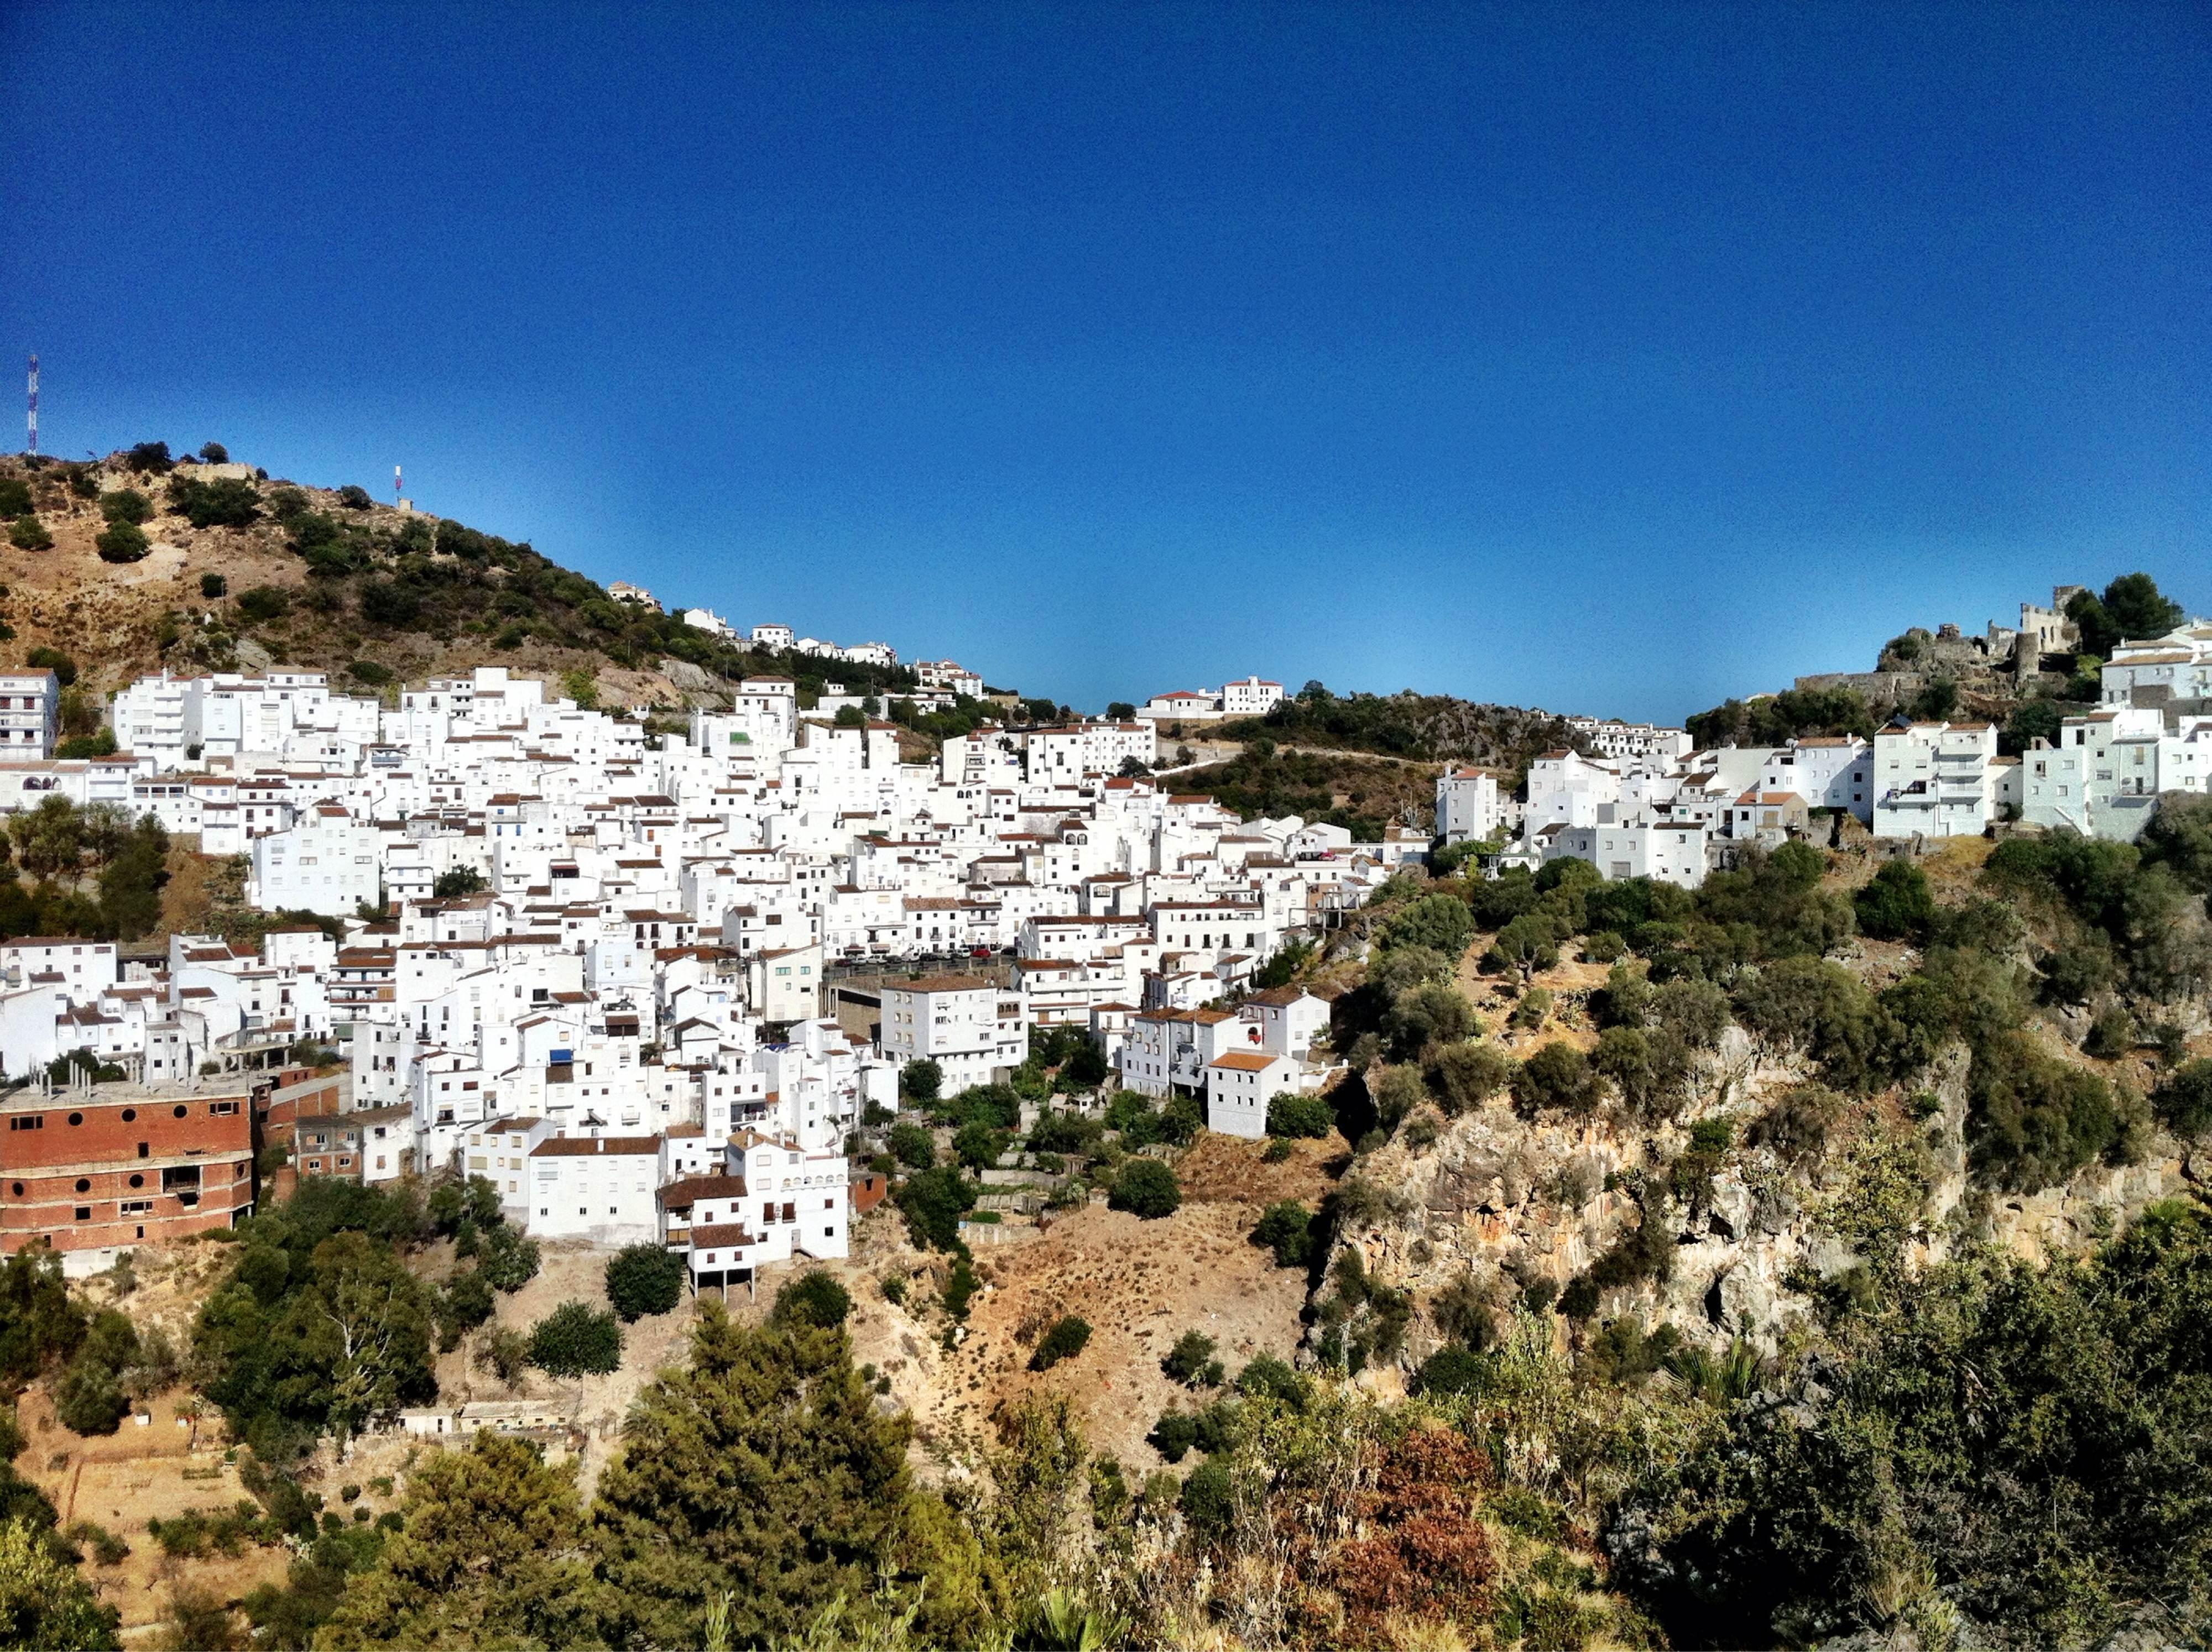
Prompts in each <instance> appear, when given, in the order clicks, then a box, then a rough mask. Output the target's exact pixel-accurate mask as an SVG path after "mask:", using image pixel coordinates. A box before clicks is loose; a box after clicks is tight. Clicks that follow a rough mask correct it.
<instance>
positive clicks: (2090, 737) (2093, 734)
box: [2020, 706, 2212, 843]
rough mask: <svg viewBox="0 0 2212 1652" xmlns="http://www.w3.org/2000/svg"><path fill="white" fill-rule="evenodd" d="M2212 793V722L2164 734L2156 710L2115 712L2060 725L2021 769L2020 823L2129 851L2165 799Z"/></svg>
mask: <svg viewBox="0 0 2212 1652" xmlns="http://www.w3.org/2000/svg"><path fill="white" fill-rule="evenodd" d="M2208 788H2212V717H2187V718H2181V719H2179V720H2177V722H2176V724H2175V726H2173V728H2172V729H2171V730H2169V729H2168V728H2167V726H2166V717H2165V714H2164V713H2163V712H2161V711H2160V710H2159V709H2158V708H2155V707H2142V708H2136V707H2131V706H2123V707H2117V708H2112V709H2109V710H2105V711H2098V712H2093V713H2090V714H2087V715H2086V716H2081V717H2069V718H2067V719H2066V720H2065V721H2064V722H2063V723H2062V724H2060V725H2059V729H2058V739H2057V744H2048V743H2046V742H2044V741H2041V740H2039V741H2037V742H2036V743H2035V744H2033V745H2032V746H2031V747H2029V749H2028V750H2027V752H2026V753H2025V754H2023V756H2021V763H2020V793H2021V795H2020V809H2021V818H2022V819H2023V820H2026V821H2029V822H2031V823H2033V824H2035V825H2039V826H2053V827H2065V828H2068V829H2071V830H2073V831H2076V832H2079V833H2081V835H2083V836H2084V837H2102V838H2111V839H2114V840H2117V841H2121V842H2127V843H2132V842H2133V841H2135V840H2136V838H2137V837H2138V836H2140V835H2142V829H2143V828H2144V827H2145V826H2146V825H2148V823H2149V822H2150V818H2151V817H2152V815H2154V813H2155V812H2156V811H2157V809H2158V801H2159V798H2160V795H2161V794H2163V793H2169V792H2172V793H2203V792H2205V791H2206V790H2207V789H2208Z"/></svg>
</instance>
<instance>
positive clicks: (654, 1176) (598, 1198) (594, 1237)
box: [527, 1136, 660, 1245]
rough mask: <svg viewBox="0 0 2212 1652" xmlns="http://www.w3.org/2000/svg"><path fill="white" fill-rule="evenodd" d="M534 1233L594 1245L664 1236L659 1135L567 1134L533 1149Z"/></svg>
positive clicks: (531, 1218)
mask: <svg viewBox="0 0 2212 1652" xmlns="http://www.w3.org/2000/svg"><path fill="white" fill-rule="evenodd" d="M528 1157H529V1161H530V1187H529V1194H528V1197H529V1206H528V1209H529V1212H530V1214H529V1217H528V1218H527V1225H528V1227H529V1229H530V1231H531V1233H532V1236H537V1237H542V1238H548V1239H587V1240H590V1241H591V1242H592V1243H594V1244H602V1245H633V1244H640V1243H650V1242H653V1240H655V1239H658V1238H659V1236H660V1219H659V1209H658V1206H656V1205H655V1203H654V1200H653V1194H654V1193H655V1191H656V1190H657V1189H658V1188H659V1184H660V1138H659V1136H612V1137H610V1136H596V1137H593V1136H586V1137H575V1136H562V1137H556V1138H554V1139H551V1140H547V1141H541V1142H539V1143H538V1145H537V1146H535V1147H533V1148H532V1149H531V1150H530V1151H529V1154H528Z"/></svg>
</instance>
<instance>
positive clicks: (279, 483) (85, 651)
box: [0, 443, 914, 708]
mask: <svg viewBox="0 0 2212 1652" xmlns="http://www.w3.org/2000/svg"><path fill="white" fill-rule="evenodd" d="M214 451H215V452H221V450H220V449H215V450H214ZM11 484H16V485H19V486H20V489H21V493H16V488H15V486H11ZM0 490H4V491H6V492H9V493H11V494H15V495H16V496H15V504H16V505H17V506H18V507H20V506H21V504H22V503H23V502H25V501H26V499H27V502H28V504H29V506H30V507H31V514H30V515H29V516H28V517H21V516H19V517H18V518H17V519H16V525H15V531H14V533H13V535H12V536H11V543H10V544H9V546H7V547H6V548H4V549H0V557H4V559H5V560H4V567H5V570H6V571H5V573H4V574H0V584H3V585H4V586H5V587H6V595H5V597H4V598H0V620H4V629H6V631H7V632H8V634H9V635H5V636H0V642H6V641H10V640H11V639H12V642H13V645H14V647H13V652H14V653H15V654H16V655H17V656H18V657H19V658H20V657H22V656H24V655H27V654H28V653H30V652H32V651H33V650H36V649H40V648H51V649H54V650H57V651H58V652H59V653H63V654H64V655H66V656H68V658H69V659H70V661H71V662H72V663H73V664H74V665H75V666H76V670H77V672H78V675H79V678H80V680H81V681H82V683H84V684H85V686H87V687H88V688H90V689H97V690H112V689H117V688H120V687H122V686H123V685H124V684H125V683H128V682H130V681H131V679H132V678H133V677H137V676H140V675H142V674H144V673H146V672H149V671H160V670H161V668H162V667H164V666H167V667H169V668H171V669H173V670H175V671H182V672H190V671H233V670H241V669H242V670H247V671H254V670H262V669H266V668H267V667H270V666H272V665H274V666H283V665H294V666H299V667H302V668H306V669H311V670H319V671H328V672H330V673H331V676H332V678H333V680H334V681H335V682H337V683H341V684H343V685H344V686H349V687H356V688H367V689H375V688H380V687H381V686H383V685H384V684H386V683H392V682H395V681H397V682H405V681H411V680H419V679H421V678H422V677H429V676H433V675H441V674H445V673H448V672H453V671H466V670H468V669H469V668H470V667H471V666H474V665H507V666H508V667H510V668H512V669H513V670H514V671H517V672H519V673H522V674H525V675H530V676H538V677H546V678H549V679H556V678H562V677H568V679H569V681H570V682H571V683H573V684H574V686H576V687H578V688H581V689H585V690H586V694H587V695H596V697H597V698H598V700H599V701H601V702H603V703H605V704H608V705H625V706H631V707H635V708H678V707H681V706H683V705H684V704H686V703H688V702H690V701H692V700H695V699H696V698H699V697H701V696H712V695H714V694H716V693H717V692H718V690H720V689H724V688H726V685H727V683H728V682H729V681H731V680H732V679H736V678H738V677H744V676H747V675H749V674H754V673H760V672H780V673H781V674H783V675H786V676H790V677H796V678H799V680H800V683H801V688H802V690H804V689H806V688H807V687H808V686H809V683H810V680H814V681H815V682H816V683H817V685H818V677H819V674H820V672H821V671H822V670H823V663H822V662H821V661H818V660H815V659H809V658H807V657H805V656H798V655H793V654H789V653H783V652H781V651H777V650H773V649H757V648H751V647H738V646H734V645H733V644H732V643H730V642H726V641H721V640H720V639H717V638H715V637H714V636H711V635H708V633H706V632H704V631H701V630H698V629H695V628H692V627H690V626H687V625H685V624H684V623H682V622H681V621H679V620H678V619H676V618H674V617H673V616H669V615H664V614H659V613H656V612H653V611H651V610H647V609H644V608H641V607H637V606H633V605H630V604H624V603H620V602H617V601H616V600H615V599H613V598H611V597H610V596H609V595H608V593H607V592H606V591H605V589H603V588H602V587H601V586H599V585H598V584H597V583H596V582H594V581H593V580H589V579H587V578H586V577H585V576H584V575H583V574H578V573H575V572H574V571H573V570H571V569H568V568H562V567H561V566H560V565H559V564H558V563H556V562H553V561H551V560H550V559H549V558H547V557H546V556H543V555H541V554H539V553H538V551H537V550H534V549H532V547H531V546H530V545H529V544H517V543H513V542H510V541H508V540H506V539H502V538H498V537H497V536H495V535H493V534H488V533H483V532H479V531H476V530H475V529H472V528H470V527H467V526H465V525H463V524H461V523H459V522H455V521H453V520H452V519H448V518H443V517H438V516H434V515H431V514H429V513H427V512H422V511H417V510H413V509H410V508H402V507H398V506H394V505H386V504H380V503H379V502H377V501H374V500H373V499H371V498H370V496H369V495H368V493H367V492H366V491H365V490H364V489H361V488H358V487H350V486H348V487H339V488H320V487H314V486H311V485H308V484H306V483H297V482H291V481H287V480H284V479H283V478H276V477H270V476H268V475H267V474H266V472H264V471H257V470H252V469H249V468H248V467H246V466H245V465H234V464H230V463H228V462H227V456H226V462H223V463H211V464H196V463H192V462H190V461H178V462H172V461H171V460H170V459H169V458H168V455H167V449H166V447H165V446H163V445H162V444H159V443H149V444H145V445H143V446H140V447H137V448H133V449H131V450H129V451H127V452H116V453H112V454H111V455H109V456H108V457H107V458H106V459H103V460H100V461H98V462H91V463H82V464H76V463H69V462H64V461H58V460H52V459H45V458H43V457H42V456H36V455H11V456H7V457H4V458H0ZM41 541H44V542H45V543H44V544H40V542H41ZM835 671H836V677H837V678H838V680H839V681H841V682H842V683H846V684H847V685H848V687H851V688H853V689H855V691H857V692H860V693H872V692H884V693H890V692H895V691H896V690H898V689H907V688H911V687H912V686H913V684H914V677H913V674H912V673H911V672H910V671H902V670H900V669H898V668H896V667H884V666H873V665H860V664H846V663H844V662H839V663H838V664H837V665H836V667H835Z"/></svg>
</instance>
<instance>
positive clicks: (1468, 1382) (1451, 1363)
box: [1412, 1343, 1490, 1394]
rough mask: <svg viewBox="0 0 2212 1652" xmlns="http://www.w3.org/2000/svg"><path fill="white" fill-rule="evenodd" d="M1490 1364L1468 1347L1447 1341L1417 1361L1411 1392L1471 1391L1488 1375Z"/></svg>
mask: <svg viewBox="0 0 2212 1652" xmlns="http://www.w3.org/2000/svg"><path fill="white" fill-rule="evenodd" d="M1489 1370H1490V1364H1489V1362H1488V1361H1487V1360H1486V1359H1484V1358H1483V1357H1482V1356H1481V1355H1480V1354H1478V1353H1476V1352H1475V1351H1474V1350H1473V1349H1471V1348H1462V1347H1461V1346H1460V1345H1458V1344H1456V1343H1454V1344H1450V1345H1447V1346H1445V1347H1442V1348H1439V1349H1437V1351H1436V1352H1434V1353H1432V1354H1431V1355H1430V1356H1429V1357H1427V1358H1426V1359H1425V1360H1423V1361H1422V1362H1421V1367H1420V1369H1419V1370H1417V1371H1415V1372H1414V1373H1413V1384H1412V1387H1413V1392H1414V1393H1415V1394H1474V1393H1475V1392H1476V1391H1477V1390H1479V1389H1480V1388H1481V1387H1482V1386H1483V1383H1484V1381H1485V1379H1486V1377H1487V1376H1488V1375H1489Z"/></svg>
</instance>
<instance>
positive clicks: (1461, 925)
mask: <svg viewBox="0 0 2212 1652" xmlns="http://www.w3.org/2000/svg"><path fill="white" fill-rule="evenodd" d="M1473 939H1474V917H1473V916H1472V915H1471V914H1469V913H1468V908H1467V902H1464V901H1462V900H1458V899H1456V898H1455V897H1454V896H1449V895H1425V896H1422V897H1421V898H1420V899H1419V900H1418V901H1415V902H1413V904H1412V905H1410V906H1408V907H1407V908H1405V909H1404V910H1403V911H1402V912H1400V913H1399V914H1397V915H1396V916H1395V917H1394V918H1392V919H1391V920H1390V921H1389V924H1388V925H1386V926H1384V928H1383V945H1384V946H1386V947H1398V946H1425V947H1427V948H1428V949H1429V950H1430V951H1433V952H1440V953H1442V954H1443V956H1444V957H1445V958H1446V959H1447V960H1448V961H1449V962H1452V963H1457V962H1458V960H1459V955H1460V954H1461V953H1462V952H1464V951H1467V946H1468V942H1469V941H1471V940H1473Z"/></svg>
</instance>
